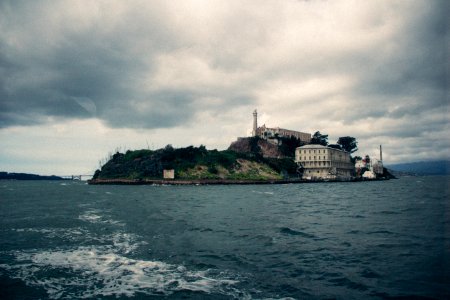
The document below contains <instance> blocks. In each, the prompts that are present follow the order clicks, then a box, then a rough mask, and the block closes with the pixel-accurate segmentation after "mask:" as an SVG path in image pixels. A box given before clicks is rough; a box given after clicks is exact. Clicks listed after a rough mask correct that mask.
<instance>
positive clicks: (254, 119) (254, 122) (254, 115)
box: [252, 109, 258, 136]
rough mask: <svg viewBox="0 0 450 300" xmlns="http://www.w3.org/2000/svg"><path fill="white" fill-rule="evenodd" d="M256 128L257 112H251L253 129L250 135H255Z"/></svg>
mask: <svg viewBox="0 0 450 300" xmlns="http://www.w3.org/2000/svg"><path fill="white" fill-rule="evenodd" d="M257 128H258V112H257V111H256V109H255V111H254V112H253V130H252V136H256V129H257Z"/></svg>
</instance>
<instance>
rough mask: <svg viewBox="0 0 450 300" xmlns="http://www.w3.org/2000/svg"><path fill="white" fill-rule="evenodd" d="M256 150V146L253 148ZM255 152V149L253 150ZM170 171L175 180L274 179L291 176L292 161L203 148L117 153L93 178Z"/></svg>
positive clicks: (134, 176)
mask: <svg viewBox="0 0 450 300" xmlns="http://www.w3.org/2000/svg"><path fill="white" fill-rule="evenodd" d="M255 148H256V147H255ZM255 150H256V149H255ZM165 169H166V170H168V169H174V170H175V178H176V179H185V180H188V179H230V180H231V179H232V180H269V179H270V180H275V179H283V178H284V177H286V176H289V175H290V176H294V175H295V174H296V170H297V166H296V164H295V163H294V161H293V160H292V159H289V158H285V159H275V158H264V157H262V156H261V155H259V154H258V153H253V152H249V153H238V152H235V151H231V150H225V151H218V150H207V149H206V148H205V146H200V147H193V146H189V147H185V148H178V149H175V148H173V147H172V146H171V145H167V146H166V147H165V148H163V149H158V150H154V151H152V150H145V149H143V150H135V151H127V152H126V153H119V152H117V153H116V154H114V155H113V156H112V157H111V159H110V160H109V161H108V162H107V163H105V164H104V165H103V166H102V168H101V170H97V171H96V172H95V174H94V179H162V174H163V170H165Z"/></svg>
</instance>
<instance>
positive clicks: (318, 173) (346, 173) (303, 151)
mask: <svg viewBox="0 0 450 300" xmlns="http://www.w3.org/2000/svg"><path fill="white" fill-rule="evenodd" d="M295 162H296V163H297V164H298V165H299V167H301V168H302V169H303V175H302V179H307V180H316V179H332V180H334V179H338V180H348V179H350V178H351V177H352V176H353V174H354V171H355V166H354V165H353V164H352V162H351V159H350V153H348V152H346V151H343V150H339V149H335V148H330V147H326V146H322V145H313V144H310V145H305V146H302V147H298V148H297V149H296V150H295Z"/></svg>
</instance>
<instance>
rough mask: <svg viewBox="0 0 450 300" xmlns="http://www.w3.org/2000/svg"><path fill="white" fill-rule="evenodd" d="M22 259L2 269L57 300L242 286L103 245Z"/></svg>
mask: <svg viewBox="0 0 450 300" xmlns="http://www.w3.org/2000/svg"><path fill="white" fill-rule="evenodd" d="M16 260H17V261H18V264H16V265H14V266H9V265H8V266H5V265H2V266H1V267H2V268H6V269H9V270H10V271H13V272H14V273H15V274H16V276H17V277H18V278H21V279H22V280H24V281H25V282H26V283H27V284H28V285H30V286H40V287H42V288H44V289H45V290H46V291H47V293H48V295H49V297H50V298H52V299H56V298H95V297H101V296H122V295H123V296H128V297H131V296H133V295H134V294H135V293H136V292H140V293H144V294H148V295H154V294H165V295H168V294H171V293H173V292H175V291H182V290H190V291H198V292H205V293H210V292H212V291H224V290H226V289H229V290H230V291H232V290H233V288H232V287H231V286H232V285H234V284H236V283H237V281H235V280H231V279H226V278H213V277H212V276H209V275H208V271H190V270H188V269H186V268H185V267H183V266H179V265H172V264H167V263H164V262H160V261H146V260H138V259H131V258H128V257H125V256H122V255H120V254H118V253H115V252H113V251H111V249H110V248H109V247H103V246H100V247H92V246H91V247H79V248H76V249H73V250H57V251H42V252H35V253H30V252H22V253H16ZM44 269H45V270H46V272H45V273H46V274H49V275H47V276H45V277H43V276H42V270H44ZM52 271H54V272H52ZM62 273H63V274H64V275H61V274H62ZM51 274H53V275H51ZM55 274H57V275H56V276H55ZM58 275H59V277H58ZM219 277H220V276H219Z"/></svg>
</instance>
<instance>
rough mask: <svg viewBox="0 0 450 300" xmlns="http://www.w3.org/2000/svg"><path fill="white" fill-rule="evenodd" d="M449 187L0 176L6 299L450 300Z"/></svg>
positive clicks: (0, 280)
mask: <svg viewBox="0 0 450 300" xmlns="http://www.w3.org/2000/svg"><path fill="white" fill-rule="evenodd" d="M449 187H450V177H448V176H429V177H404V178H400V179H398V180H390V181H378V182H357V183H314V184H313V183H311V184H289V185H249V186H89V185H87V184H85V183H84V182H76V181H65V182H58V181H0V298H1V299H48V298H50V299H83V298H88V299H92V298H95V299H129V298H137V299H148V298H150V299H410V298H414V299H448V298H450V192H449Z"/></svg>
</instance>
